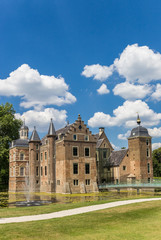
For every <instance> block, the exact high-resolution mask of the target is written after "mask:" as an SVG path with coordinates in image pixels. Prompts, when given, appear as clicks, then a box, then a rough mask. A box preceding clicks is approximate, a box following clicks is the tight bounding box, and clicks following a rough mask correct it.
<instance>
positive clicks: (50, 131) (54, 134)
mask: <svg viewBox="0 0 161 240" xmlns="http://www.w3.org/2000/svg"><path fill="white" fill-rule="evenodd" d="M48 135H53V136H56V132H55V128H54V124H53V119H52V118H51V121H50V125H49V130H48Z"/></svg>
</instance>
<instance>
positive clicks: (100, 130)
mask: <svg viewBox="0 0 161 240" xmlns="http://www.w3.org/2000/svg"><path fill="white" fill-rule="evenodd" d="M104 130H105V128H104V127H100V128H99V136H101V134H102V133H103V132H104Z"/></svg>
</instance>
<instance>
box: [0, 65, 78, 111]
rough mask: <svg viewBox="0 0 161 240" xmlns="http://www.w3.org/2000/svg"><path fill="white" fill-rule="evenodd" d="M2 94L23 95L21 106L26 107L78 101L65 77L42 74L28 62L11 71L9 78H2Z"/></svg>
mask: <svg viewBox="0 0 161 240" xmlns="http://www.w3.org/2000/svg"><path fill="white" fill-rule="evenodd" d="M0 95H1V96H19V97H21V99H22V102H21V104H20V106H23V107H25V108H30V107H34V108H41V107H42V106H45V105H57V106H61V105H63V104H66V103H68V104H70V103H74V102H75V101H76V98H75V97H74V96H73V95H72V94H71V93H70V92H69V87H68V85H67V84H66V83H65V81H64V78H63V77H58V78H56V77H54V76H46V75H40V73H39V72H38V71H37V70H35V69H32V68H30V67H29V66H28V65H27V64H23V65H21V66H20V67H19V68H18V69H16V70H15V71H13V72H11V73H10V75H9V77H8V78H6V79H3V80H0Z"/></svg>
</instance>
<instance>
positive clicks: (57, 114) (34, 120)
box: [15, 108, 67, 132]
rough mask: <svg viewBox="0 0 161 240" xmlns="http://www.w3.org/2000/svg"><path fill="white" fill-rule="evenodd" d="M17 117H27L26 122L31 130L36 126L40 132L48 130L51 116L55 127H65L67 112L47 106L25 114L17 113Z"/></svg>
mask: <svg viewBox="0 0 161 240" xmlns="http://www.w3.org/2000/svg"><path fill="white" fill-rule="evenodd" d="M15 117H16V118H18V119H19V118H20V119H22V120H24V119H25V123H26V125H27V126H28V127H29V129H30V131H32V130H33V128H34V126H36V129H37V130H38V131H39V132H47V131H48V127H49V123H50V119H51V118H52V119H53V123H54V126H55V129H58V128H61V127H64V126H65V124H66V118H67V112H66V111H65V110H60V111H59V110H57V109H54V108H46V109H44V110H42V111H36V110H29V111H27V112H24V113H23V114H19V113H16V114H15Z"/></svg>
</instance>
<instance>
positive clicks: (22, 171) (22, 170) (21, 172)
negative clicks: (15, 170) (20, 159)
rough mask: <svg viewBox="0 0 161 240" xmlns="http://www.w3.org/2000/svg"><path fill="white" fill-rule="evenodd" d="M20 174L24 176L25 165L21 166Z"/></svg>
mask: <svg viewBox="0 0 161 240" xmlns="http://www.w3.org/2000/svg"><path fill="white" fill-rule="evenodd" d="M20 176H24V167H20Z"/></svg>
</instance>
